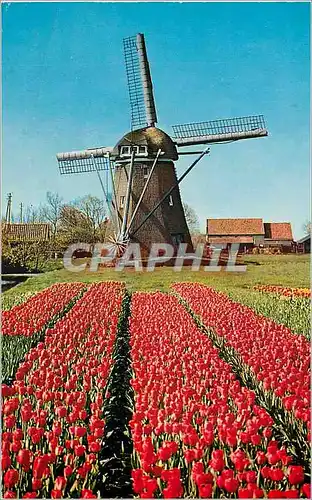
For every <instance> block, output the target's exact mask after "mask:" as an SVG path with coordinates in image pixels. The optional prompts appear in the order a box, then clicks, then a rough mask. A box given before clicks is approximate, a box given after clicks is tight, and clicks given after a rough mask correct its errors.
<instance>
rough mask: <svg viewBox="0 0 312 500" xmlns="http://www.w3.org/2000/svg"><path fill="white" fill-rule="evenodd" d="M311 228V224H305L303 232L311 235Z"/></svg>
mask: <svg viewBox="0 0 312 500" xmlns="http://www.w3.org/2000/svg"><path fill="white" fill-rule="evenodd" d="M311 227H312V224H311V222H305V224H303V230H304V232H305V234H311Z"/></svg>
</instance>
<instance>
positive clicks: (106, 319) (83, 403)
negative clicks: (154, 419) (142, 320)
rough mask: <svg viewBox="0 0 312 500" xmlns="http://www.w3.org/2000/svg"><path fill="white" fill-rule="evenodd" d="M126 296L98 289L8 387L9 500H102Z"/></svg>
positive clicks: (5, 458) (112, 286) (5, 465)
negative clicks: (107, 409) (102, 465)
mask: <svg viewBox="0 0 312 500" xmlns="http://www.w3.org/2000/svg"><path fill="white" fill-rule="evenodd" d="M123 295H124V287H123V285H122V284H120V283H114V282H106V283H100V284H95V285H92V286H91V287H90V288H89V289H88V291H87V292H86V293H85V294H84V296H83V297H82V298H80V299H79V300H78V301H77V302H76V304H75V305H74V306H73V307H72V309H71V310H70V311H69V312H68V313H67V314H66V315H65V316H64V317H62V319H60V320H59V321H58V322H57V323H56V324H55V326H54V327H53V328H48V329H47V331H46V335H45V339H44V342H41V343H39V344H38V345H37V346H36V347H35V348H33V349H31V350H30V351H29V353H28V354H27V355H26V358H25V361H24V362H23V363H22V364H21V365H20V366H19V369H18V370H17V372H16V379H15V381H14V383H13V385H12V386H11V387H9V386H3V387H2V397H3V406H2V409H3V412H2V413H3V423H2V428H3V431H4V432H3V435H2V470H3V486H4V493H3V497H4V498H16V497H18V498H36V497H38V498H40V497H44V498H51V497H52V498H68V497H72V496H74V497H76V498H77V497H81V498H96V497H97V494H96V492H97V477H98V473H99V452H100V450H101V440H102V438H103V435H104V427H105V422H104V418H103V405H104V401H105V398H106V397H108V396H109V394H107V393H106V385H107V380H108V377H109V374H110V370H111V367H112V352H113V348H114V342H115V337H116V330H117V324H118V318H119V313H120V310H121V304H122V300H123Z"/></svg>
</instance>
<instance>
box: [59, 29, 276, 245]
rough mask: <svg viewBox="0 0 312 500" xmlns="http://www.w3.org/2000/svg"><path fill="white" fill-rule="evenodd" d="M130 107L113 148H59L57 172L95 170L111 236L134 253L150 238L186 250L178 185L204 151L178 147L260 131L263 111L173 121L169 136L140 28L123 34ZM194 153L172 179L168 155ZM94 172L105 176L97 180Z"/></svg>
mask: <svg viewBox="0 0 312 500" xmlns="http://www.w3.org/2000/svg"><path fill="white" fill-rule="evenodd" d="M123 44H124V56H125V66H126V73H127V81H128V90H129V97H130V108H131V131H130V132H128V133H127V134H126V135H124V136H123V137H122V139H121V140H120V141H119V142H118V143H117V144H116V146H115V147H113V148H112V147H101V148H91V149H87V150H83V151H74V152H69V153H59V154H58V155H57V160H58V162H59V167H60V172H61V174H73V173H85V172H92V171H94V172H96V173H97V175H98V178H99V180H100V182H101V186H102V189H103V192H104V196H105V199H106V201H107V205H108V209H109V212H110V224H111V233H112V234H111V237H112V240H113V241H114V242H115V243H116V244H119V245H121V246H125V245H126V244H127V243H128V242H129V241H132V242H139V243H140V245H141V249H142V252H143V254H144V252H148V251H149V249H150V247H151V245H152V244H153V243H169V244H171V245H173V246H174V247H177V246H178V245H179V244H180V243H185V244H186V246H187V249H188V251H191V250H192V243H191V237H190V233H189V229H188V226H187V222H186V219H185V214H184V210H183V205H182V201H181V196H180V190H179V184H180V182H181V181H182V180H183V179H184V178H185V177H186V175H187V174H188V173H189V172H190V171H191V170H192V169H193V168H194V167H195V165H196V164H197V163H198V162H199V161H200V160H201V159H202V158H203V157H204V156H205V155H206V154H208V153H209V149H208V148H207V147H206V148H205V149H204V150H203V151H195V152H194V151H188V150H185V149H184V148H185V147H189V146H194V145H207V144H211V143H220V142H231V141H236V140H240V139H248V138H255V137H263V136H266V135H268V133H267V130H266V128H265V123H264V119H263V116H262V115H260V116H248V117H243V118H234V119H227V120H216V121H210V122H201V123H192V124H187V125H176V126H173V132H174V136H173V137H170V136H169V135H168V134H166V133H165V132H163V131H162V130H160V129H159V128H157V127H156V126H155V125H156V123H157V114H156V107H155V102H154V95H153V85H152V79H151V74H150V67H149V62H148V58H147V52H146V46H145V40H144V35H143V34H140V33H139V34H137V35H136V36H134V37H130V38H126V39H124V42H123ZM186 154H190V155H196V158H195V160H194V161H193V162H192V163H191V165H190V166H189V167H188V168H187V170H186V171H185V172H184V173H183V175H182V176H181V177H180V178H177V174H176V169H175V164H174V162H175V161H177V160H178V158H179V157H180V156H181V155H186ZM101 173H102V174H103V173H104V175H105V176H106V181H103V179H102V177H101Z"/></svg>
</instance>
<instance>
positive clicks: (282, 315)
mask: <svg viewBox="0 0 312 500" xmlns="http://www.w3.org/2000/svg"><path fill="white" fill-rule="evenodd" d="M222 291H224V292H225V293H226V294H227V295H228V296H229V297H230V298H231V299H232V300H233V301H234V302H240V303H242V304H244V305H245V306H248V307H250V308H251V309H253V310H254V311H255V312H256V313H257V314H260V315H262V316H266V317H268V318H271V319H273V321H275V322H276V323H278V324H282V325H285V326H287V327H288V328H289V329H290V330H291V331H292V332H293V333H297V334H299V335H304V336H305V337H307V338H308V339H309V338H310V331H311V320H310V301H309V300H308V299H306V298H302V297H294V296H293V297H289V298H287V297H286V298H285V296H284V295H279V294H276V293H259V292H258V291H256V290H254V289H246V288H245V289H244V288H226V289H225V290H222Z"/></svg>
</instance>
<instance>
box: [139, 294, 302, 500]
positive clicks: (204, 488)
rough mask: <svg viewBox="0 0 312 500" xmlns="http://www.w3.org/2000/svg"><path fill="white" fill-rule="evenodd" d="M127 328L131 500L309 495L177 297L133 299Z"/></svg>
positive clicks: (267, 424) (263, 415) (264, 418)
mask: <svg viewBox="0 0 312 500" xmlns="http://www.w3.org/2000/svg"><path fill="white" fill-rule="evenodd" d="M129 325H130V334H131V337H130V346H131V358H132V368H133V378H132V380H131V385H132V387H133V389H134V394H135V411H134V413H133V417H132V420H131V421H130V427H131V434H132V440H133V447H134V453H133V460H132V463H133V470H132V479H133V490H134V493H135V495H137V496H140V497H141V498H153V497H157V498H159V497H161V498H180V497H183V498H185V497H193V498H194V497H197V498H198V497H200V498H220V497H231V498H237V497H238V498H262V497H263V496H266V497H268V498H298V497H299V496H300V495H302V496H305V497H309V485H308V484H304V480H305V478H304V471H303V468H302V467H301V466H299V465H293V464H292V457H291V456H290V454H289V453H288V451H287V449H285V448H283V447H281V446H280V445H279V444H278V442H277V441H276V440H275V439H272V424H273V420H272V418H271V417H270V415H269V414H268V413H267V411H266V410H265V409H264V408H262V407H261V406H258V405H257V404H256V402H255V394H254V392H253V391H251V390H249V389H248V388H246V387H242V386H241V385H240V382H239V380H237V378H236V376H235V374H234V373H233V372H232V369H231V367H230V365H229V364H228V363H226V362H225V361H224V360H222V359H221V358H220V357H219V351H218V350H217V349H216V348H215V347H213V345H212V343H211V341H210V340H209V338H208V336H207V335H206V334H205V333H203V332H202V331H201V330H200V329H199V328H198V327H197V326H196V324H195V322H194V321H193V319H192V318H191V316H190V315H189V314H188V312H187V311H186V309H185V308H184V307H183V306H182V305H181V304H180V303H179V302H178V299H177V298H176V297H174V296H170V295H166V294H163V293H160V292H158V293H136V294H134V296H133V298H132V303H131V317H130V320H129Z"/></svg>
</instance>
